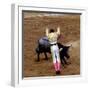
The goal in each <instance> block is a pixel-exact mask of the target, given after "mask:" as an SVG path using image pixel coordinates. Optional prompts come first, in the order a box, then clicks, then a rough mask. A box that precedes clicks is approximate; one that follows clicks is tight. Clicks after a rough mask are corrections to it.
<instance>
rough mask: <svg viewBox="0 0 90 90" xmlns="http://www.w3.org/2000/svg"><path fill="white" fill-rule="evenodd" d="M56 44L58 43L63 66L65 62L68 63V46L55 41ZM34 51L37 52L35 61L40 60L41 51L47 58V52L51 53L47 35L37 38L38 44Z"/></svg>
mask: <svg viewBox="0 0 90 90" xmlns="http://www.w3.org/2000/svg"><path fill="white" fill-rule="evenodd" d="M57 45H58V47H59V50H60V51H59V54H60V59H61V63H62V65H63V66H64V65H65V64H68V63H67V59H69V58H70V55H69V54H68V51H69V47H70V46H65V45H62V44H61V43H57ZM36 53H37V60H36V61H40V54H41V53H44V55H45V60H48V56H47V53H49V54H51V51H50V43H49V41H48V38H47V37H42V38H40V39H39V40H38V45H37V47H36Z"/></svg>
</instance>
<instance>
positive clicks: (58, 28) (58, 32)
mask: <svg viewBox="0 0 90 90" xmlns="http://www.w3.org/2000/svg"><path fill="white" fill-rule="evenodd" d="M57 34H58V35H60V27H57Z"/></svg>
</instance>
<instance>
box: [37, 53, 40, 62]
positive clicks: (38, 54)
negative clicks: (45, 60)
mask: <svg viewBox="0 0 90 90" xmlns="http://www.w3.org/2000/svg"><path fill="white" fill-rule="evenodd" d="M39 56H40V53H37V60H36V61H37V62H38V61H40V58H39Z"/></svg>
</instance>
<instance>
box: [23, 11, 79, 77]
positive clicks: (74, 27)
mask: <svg viewBox="0 0 90 90" xmlns="http://www.w3.org/2000/svg"><path fill="white" fill-rule="evenodd" d="M57 26H60V28H61V35H62V37H61V39H60V40H59V42H61V43H62V44H64V45H65V44H72V47H71V48H70V50H69V54H70V59H69V60H68V61H69V62H71V64H69V65H66V67H65V68H64V67H62V72H61V76H62V75H79V74H80V15H75V14H67V15H64V14H60V15H54V14H50V13H49V14H46V13H33V12H23V55H24V56H23V57H24V59H23V60H24V61H23V76H24V77H39V76H55V75H56V74H55V70H54V67H53V62H52V58H51V55H48V57H49V60H48V61H46V60H44V55H43V54H42V55H40V62H36V61H35V60H36V59H37V56H36V53H35V48H36V46H37V41H38V39H39V38H41V37H42V36H45V28H46V27H49V28H54V29H55V30H56V28H57Z"/></svg>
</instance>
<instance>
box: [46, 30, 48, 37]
mask: <svg viewBox="0 0 90 90" xmlns="http://www.w3.org/2000/svg"><path fill="white" fill-rule="evenodd" d="M46 36H47V37H48V28H46Z"/></svg>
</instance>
